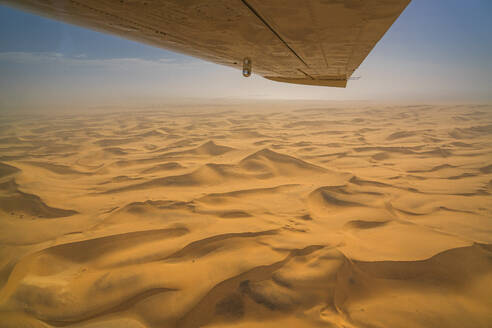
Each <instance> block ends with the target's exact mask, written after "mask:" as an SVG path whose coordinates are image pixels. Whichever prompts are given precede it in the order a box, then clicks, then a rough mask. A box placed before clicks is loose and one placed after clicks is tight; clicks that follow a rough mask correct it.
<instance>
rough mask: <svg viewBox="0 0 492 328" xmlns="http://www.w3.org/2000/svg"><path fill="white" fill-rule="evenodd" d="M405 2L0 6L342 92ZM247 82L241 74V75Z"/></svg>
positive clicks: (87, 0) (56, 0)
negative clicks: (334, 88) (247, 62)
mask: <svg viewBox="0 0 492 328" xmlns="http://www.w3.org/2000/svg"><path fill="white" fill-rule="evenodd" d="M409 2H410V0H0V3H4V4H7V5H10V6H14V7H19V8H21V9H26V10H28V11H32V12H35V13H38V14H40V15H43V16H47V17H50V18H54V19H57V20H61V21H64V22H67V23H72V24H76V25H80V26H84V27H88V28H91V29H95V30H98V31H102V32H108V33H112V34H116V35H119V36H121V37H124V38H128V39H132V40H136V41H140V42H144V43H147V44H151V45H154V46H158V47H162V48H166V49H170V50H173V51H176V52H180V53H184V54H187V55H191V56H195V57H198V58H202V59H204V60H208V61H211V62H215V63H218V64H223V65H227V66H232V67H235V68H239V69H243V62H244V60H245V59H247V60H249V61H250V65H251V68H252V71H253V72H254V73H256V74H259V75H261V76H263V77H265V78H267V79H270V80H274V81H279V82H289V83H297V84H309V85H322V86H331V87H345V86H346V84H347V80H348V79H349V78H350V77H351V75H352V73H353V72H354V71H355V70H356V69H357V68H358V67H359V65H360V64H361V63H362V61H363V60H364V59H365V58H366V56H367V55H368V54H369V52H370V51H371V50H372V48H373V47H374V46H375V45H376V43H377V42H378V41H379V40H380V39H381V38H382V36H383V35H384V33H385V32H386V31H387V30H388V29H389V28H390V26H391V25H392V24H393V22H394V21H395V20H396V19H397V18H398V16H399V15H400V14H401V13H402V11H403V10H404V9H405V8H406V6H407V5H408V4H409ZM245 75H247V74H245Z"/></svg>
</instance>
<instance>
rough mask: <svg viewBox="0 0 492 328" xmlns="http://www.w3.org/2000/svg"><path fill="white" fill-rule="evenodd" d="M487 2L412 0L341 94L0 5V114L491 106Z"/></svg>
mask: <svg viewBox="0 0 492 328" xmlns="http://www.w3.org/2000/svg"><path fill="white" fill-rule="evenodd" d="M491 13H492V1H490V0H467V1H463V0H413V1H412V3H411V4H410V5H409V7H408V8H407V9H406V11H405V12H404V13H403V14H402V15H401V17H400V18H399V19H398V20H397V22H396V23H395V24H394V25H393V27H392V28H391V29H390V30H389V31H388V33H387V34H386V35H385V37H384V38H383V39H382V40H381V42H380V43H379V44H378V45H377V46H376V47H375V48H374V50H373V51H372V52H371V54H370V55H369V56H368V57H367V58H366V60H365V62H364V63H363V64H362V65H361V67H360V68H359V70H358V71H357V72H356V74H355V75H356V76H361V79H360V80H357V81H350V83H349V86H348V88H347V89H334V88H325V87H312V86H298V85H289V84H282V83H276V82H272V81H268V80H265V79H263V78H261V77H258V76H253V77H252V78H248V79H245V78H242V77H241V74H240V72H239V71H236V70H234V69H232V68H228V67H223V66H220V65H216V64H212V63H207V62H205V61H202V60H199V59H195V58H192V57H189V56H185V55H181V54H176V53H173V52H170V51H166V50H163V49H159V48H154V47H150V46H147V45H144V44H139V43H136V42H132V41H128V40H125V39H121V38H119V37H115V36H111V35H106V34H102V33H98V32H94V31H91V30H87V29H83V28H79V27H76V26H72V25H67V24H64V23H60V22H56V21H53V20H49V19H45V18H42V17H39V16H36V15H32V14H29V13H25V12H22V11H19V10H16V9H12V8H9V7H5V6H0V106H1V108H10V107H13V108H15V107H33V106H41V105H46V106H50V105H62V106H66V105H73V104H75V103H76V104H82V105H84V106H85V105H87V106H96V105H120V104H130V105H139V104H142V105H146V104H157V103H159V102H163V101H167V100H169V99H174V100H178V101H179V100H180V99H182V100H186V99H202V98H209V99H214V100H216V101H220V100H221V99H236V98H248V99H251V98H259V99H326V100H373V101H414V102H429V101H433V102H489V101H491V100H492V96H491V93H492V92H490V91H491V89H492V88H491V86H492V78H491V74H492V65H491V59H492V19H491V18H490V14H491Z"/></svg>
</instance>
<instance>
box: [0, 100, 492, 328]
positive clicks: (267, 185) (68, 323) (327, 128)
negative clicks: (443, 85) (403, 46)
mask: <svg viewBox="0 0 492 328" xmlns="http://www.w3.org/2000/svg"><path fill="white" fill-rule="evenodd" d="M491 113H492V107H473V106H430V105H425V106H400V107H396V106H386V107H385V106H380V107H377V106H373V107H368V106H366V107H362V108H356V107H343V108H342V107H340V108H337V107H318V108H313V107H306V108H298V109H294V110H283V111H282V110H278V108H277V110H275V111H273V110H269V109H268V108H262V109H261V111H254V110H252V109H248V110H247V111H246V110H244V109H240V110H239V109H238V110H224V111H218V110H213V109H205V108H180V109H179V110H166V111H146V112H142V113H137V114H138V115H136V114H135V113H128V112H126V113H125V112H122V113H107V114H105V113H94V114H84V115H77V114H74V115H73V116H56V115H54V114H53V115H52V116H50V115H47V116H43V117H36V116H33V117H29V118H26V117H19V118H17V117H15V116H6V117H1V118H0V119H2V120H4V121H5V123H4V124H3V125H2V126H5V127H6V128H5V129H0V217H1V220H0V326H1V327H9V328H10V327H16V328H17V327H62V326H63V327H78V328H101V327H132V328H154V327H155V328H157V327H159V328H161V327H166V328H167V327H190V328H194V327H222V328H223V327H248V328H249V327H282V326H285V327H339V328H342V327H345V328H348V327H351V328H356V327H361V328H362V327H395V328H398V327H402V328H403V327H429V328H430V327H457V328H458V327H459V328H462V327H473V328H475V327H483V328H486V327H487V328H488V327H490V326H491V323H492V311H491V310H490V309H491V308H492V298H491V297H490V295H492V287H491V286H492V262H491V260H490V259H491V258H492V246H491V245H492V196H491V193H492V169H491V168H492V157H491V154H492V139H491V138H492V129H491V127H492V115H491Z"/></svg>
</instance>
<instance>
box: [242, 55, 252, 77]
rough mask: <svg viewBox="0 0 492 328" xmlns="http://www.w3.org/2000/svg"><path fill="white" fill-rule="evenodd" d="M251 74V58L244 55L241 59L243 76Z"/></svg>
mask: <svg viewBox="0 0 492 328" xmlns="http://www.w3.org/2000/svg"><path fill="white" fill-rule="evenodd" d="M250 75H251V59H249V58H248V57H245V58H244V59H243V76H244V77H249V76H250Z"/></svg>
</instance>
